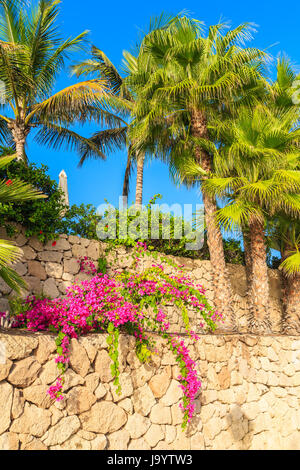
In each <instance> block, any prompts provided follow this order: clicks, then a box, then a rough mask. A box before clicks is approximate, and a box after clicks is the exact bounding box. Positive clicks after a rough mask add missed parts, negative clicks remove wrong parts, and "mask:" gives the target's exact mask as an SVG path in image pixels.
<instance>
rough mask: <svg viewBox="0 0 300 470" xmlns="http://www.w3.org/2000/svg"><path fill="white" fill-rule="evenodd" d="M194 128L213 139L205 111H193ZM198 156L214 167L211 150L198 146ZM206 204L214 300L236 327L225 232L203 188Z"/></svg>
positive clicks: (227, 324) (212, 200) (194, 131)
mask: <svg viewBox="0 0 300 470" xmlns="http://www.w3.org/2000/svg"><path fill="white" fill-rule="evenodd" d="M191 129H192V135H193V137H196V138H197V137H198V138H205V139H209V136H208V131H207V125H206V119H205V116H204V115H203V113H201V112H193V113H192V119H191ZM195 157H196V161H197V162H199V163H200V164H201V167H202V168H203V169H204V170H205V171H207V172H211V171H212V159H211V157H210V155H209V154H208V153H206V152H205V151H203V150H202V149H201V148H199V147H196V149H195ZM203 204H204V209H205V222H206V229H207V244H208V248H209V254H210V261H211V265H212V269H213V280H214V281H213V282H214V294H215V295H214V303H215V307H216V309H217V310H218V311H219V312H220V313H222V314H223V316H224V328H225V329H230V330H234V329H235V328H236V325H235V317H234V312H233V308H232V300H233V294H232V287H231V282H230V279H229V274H228V271H227V266H226V262H225V255H224V247H223V237H222V232H221V229H220V226H219V224H218V222H217V220H216V211H217V204H216V200H215V198H213V197H211V196H210V195H209V194H207V193H206V192H205V191H203Z"/></svg>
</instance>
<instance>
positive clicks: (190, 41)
mask: <svg viewBox="0 0 300 470" xmlns="http://www.w3.org/2000/svg"><path fill="white" fill-rule="evenodd" d="M224 27H225V25H222V24H218V25H215V26H211V27H210V28H209V32H208V35H207V36H206V37H204V36H203V31H202V29H203V28H202V24H201V23H199V22H197V21H196V20H191V19H189V18H187V17H181V18H178V17H177V18H175V19H174V20H173V22H171V23H170V25H169V27H168V28H165V29H162V30H157V31H154V32H153V33H150V34H149V35H148V36H147V37H146V38H145V40H144V45H143V47H144V54H145V55H146V57H147V58H148V61H149V62H150V63H151V64H154V65H153V66H152V67H153V69H154V73H152V74H151V76H150V77H149V79H148V81H147V84H146V86H145V87H144V95H142V94H141V96H143V97H144V100H145V101H146V102H148V103H149V105H148V106H145V104H144V103H142V102H141V101H140V103H141V106H140V109H139V110H135V112H134V114H135V122H134V125H133V129H134V133H135V139H136V141H140V142H142V141H143V140H144V139H145V138H146V137H145V136H148V137H149V138H150V134H151V133H152V134H153V127H154V123H155V122H156V123H158V129H157V132H156V134H157V140H158V141H159V140H160V138H161V136H162V137H163V144H162V145H161V144H159V143H158V146H159V147H163V146H164V145H165V144H166V143H167V145H168V149H167V150H165V151H166V153H168V152H169V158H170V160H171V161H172V160H173V161H175V160H176V159H177V160H178V159H179V160H180V159H181V158H183V157H184V154H186V153H192V154H193V155H194V159H195V161H196V162H197V163H198V165H200V166H201V169H202V178H201V179H203V180H205V179H206V178H208V177H209V175H210V173H211V172H213V171H214V159H213V154H212V152H211V149H210V147H211V141H212V140H213V136H212V135H211V133H210V129H209V126H210V121H211V119H212V118H213V117H214V116H215V115H216V114H217V115H220V114H221V113H222V114H225V115H226V114H228V113H230V112H232V110H234V109H235V108H236V107H238V106H239V105H240V104H241V103H247V102H248V101H249V99H250V97H251V96H253V94H255V93H256V94H258V91H259V90H260V88H261V87H260V86H259V85H258V83H259V80H260V71H261V68H262V64H261V60H262V59H263V58H264V57H265V54H264V53H263V52H262V51H259V50H257V49H254V48H243V47H242V43H243V42H244V41H246V40H248V39H250V37H251V25H250V24H243V25H240V26H239V27H237V28H236V29H233V30H230V31H228V32H227V33H226V34H223V30H224ZM138 79H139V77H138V75H137V76H136V81H138ZM140 81H141V82H143V81H144V77H143V76H142V77H140ZM160 126H162V127H163V128H162V132H160V131H159V128H160ZM166 126H167V129H166ZM150 129H151V130H150ZM168 133H169V136H168ZM167 137H169V139H168V138H167ZM202 193H203V202H204V207H205V213H206V227H207V238H208V246H209V251H210V259H211V262H212V267H213V271H214V287H215V304H216V307H217V309H218V310H219V311H221V312H223V313H224V314H225V316H226V317H227V319H228V321H229V322H230V319H231V318H232V315H233V311H232V306H231V299H232V291H231V285H230V281H229V277H228V273H227V268H226V263H225V257H224V249H223V239H222V233H221V229H220V226H219V224H218V222H217V220H216V217H215V213H216V210H217V205H216V200H215V198H214V197H213V196H211V195H210V194H209V193H208V192H207V191H205V190H204V186H203V191H202Z"/></svg>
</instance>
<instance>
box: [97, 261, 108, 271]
mask: <svg viewBox="0 0 300 470" xmlns="http://www.w3.org/2000/svg"><path fill="white" fill-rule="evenodd" d="M97 272H98V273H102V274H106V272H107V260H106V258H103V257H102V258H99V259H98V269H97Z"/></svg>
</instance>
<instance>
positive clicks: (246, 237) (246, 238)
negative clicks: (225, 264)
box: [243, 230, 252, 285]
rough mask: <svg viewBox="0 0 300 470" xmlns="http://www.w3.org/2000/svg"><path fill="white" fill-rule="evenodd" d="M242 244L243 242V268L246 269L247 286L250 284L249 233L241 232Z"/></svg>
mask: <svg viewBox="0 0 300 470" xmlns="http://www.w3.org/2000/svg"><path fill="white" fill-rule="evenodd" d="M243 242H244V254H245V268H246V279H247V284H248V285H250V283H251V275H252V256H251V244H250V238H249V232H248V231H246V230H243Z"/></svg>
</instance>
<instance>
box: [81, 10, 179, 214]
mask: <svg viewBox="0 0 300 470" xmlns="http://www.w3.org/2000/svg"><path fill="white" fill-rule="evenodd" d="M169 21H170V18H169V17H167V16H165V15H164V14H162V15H160V16H159V17H156V18H152V19H151V21H150V28H149V30H150V32H151V31H156V30H158V29H164V28H165V27H166V25H167V24H168V23H169ZM148 34H149V33H148ZM146 36H147V35H146ZM143 44H144V38H143V39H142V40H141V41H140V43H139V44H138V45H137V46H136V50H135V55H134V54H131V53H130V52H128V51H124V52H123V72H124V73H123V76H122V74H121V73H120V72H119V71H118V69H117V68H116V67H115V66H114V64H113V63H112V62H111V61H110V59H109V58H108V57H107V56H106V55H105V53H104V52H103V51H101V50H100V49H98V48H97V47H95V46H93V47H92V58H91V59H89V60H86V61H83V62H81V63H80V64H78V65H75V66H74V67H73V72H74V73H76V75H77V77H79V76H81V75H83V74H84V75H89V74H92V75H96V77H98V78H99V79H100V80H103V81H104V82H105V84H106V86H107V88H108V90H109V93H108V96H106V99H105V103H104V109H105V111H106V112H107V113H111V115H112V116H113V120H112V121H111V122H109V121H107V123H106V124H107V129H104V130H100V131H98V132H96V133H95V134H94V135H93V136H92V137H91V139H90V140H91V141H92V142H93V143H94V144H95V145H97V146H98V148H99V149H100V150H101V152H102V153H103V152H104V153H107V152H110V151H112V150H115V149H124V148H127V164H126V170H125V176H124V184H123V196H128V191H129V178H130V175H131V172H132V169H133V164H136V190H135V203H136V205H137V206H141V204H142V201H143V183H144V163H145V158H146V156H147V154H148V155H149V156H151V155H152V148H153V139H152V138H151V137H150V139H149V138H148V139H147V140H146V139H144V140H143V142H142V145H139V146H135V142H134V136H133V135H131V133H130V128H131V122H132V120H134V118H135V110H136V109H139V107H140V105H141V103H142V105H143V106H145V105H146V103H145V100H144V97H140V91H141V90H142V88H143V85H145V83H146V82H147V80H148V78H149V77H150V76H151V74H152V73H153V72H154V69H153V67H154V63H149V61H148V60H145V56H144V54H143ZM136 76H138V77H139V80H135V77H136ZM141 77H143V79H142V81H141ZM117 119H119V121H117ZM123 119H126V121H124V120H123ZM87 150H88V149H87ZM89 156H90V153H89V152H88V151H85V150H84V148H83V149H82V152H81V159H80V162H79V164H80V165H82V164H83V163H84V161H85V160H86V159H87V158H88V157H89Z"/></svg>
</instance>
